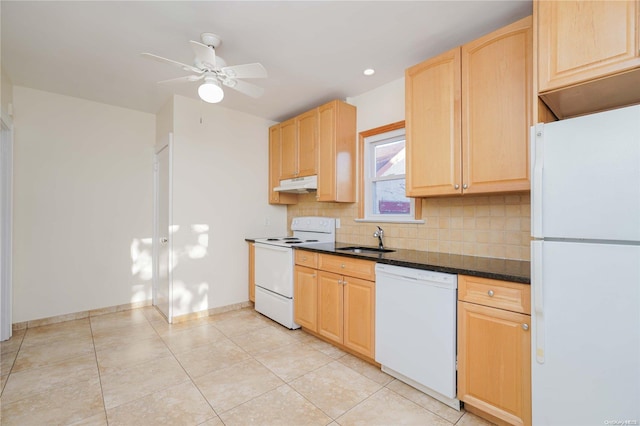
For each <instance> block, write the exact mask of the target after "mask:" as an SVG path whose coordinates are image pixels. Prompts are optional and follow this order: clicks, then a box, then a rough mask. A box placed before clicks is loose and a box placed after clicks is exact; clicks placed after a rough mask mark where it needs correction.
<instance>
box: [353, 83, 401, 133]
mask: <svg viewBox="0 0 640 426" xmlns="http://www.w3.org/2000/svg"><path fill="white" fill-rule="evenodd" d="M347 101H348V102H349V103H350V104H351V105H355V106H356V107H357V108H358V116H357V120H358V124H357V127H358V132H362V131H364V130H370V129H375V128H376V127H380V126H384V125H386V124H391V123H395V122H397V121H402V120H404V115H405V114H404V77H402V78H399V79H397V80H394V81H392V82H390V83H387V84H385V85H383V86H380V87H376V88H375V89H373V90H370V91H368V92H366V93H363V94H361V95H358V96H354V97H351V98H348V99H347Z"/></svg>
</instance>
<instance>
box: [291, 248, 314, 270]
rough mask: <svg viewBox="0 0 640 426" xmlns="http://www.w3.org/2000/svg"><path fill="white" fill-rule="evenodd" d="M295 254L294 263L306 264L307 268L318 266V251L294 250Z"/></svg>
mask: <svg viewBox="0 0 640 426" xmlns="http://www.w3.org/2000/svg"><path fill="white" fill-rule="evenodd" d="M294 253H295V255H296V257H295V259H296V265H302V266H306V267H308V268H313V269H317V268H318V253H312V252H310V251H304V250H294Z"/></svg>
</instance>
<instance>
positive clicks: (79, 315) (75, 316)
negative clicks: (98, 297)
mask: <svg viewBox="0 0 640 426" xmlns="http://www.w3.org/2000/svg"><path fill="white" fill-rule="evenodd" d="M151 305H152V301H151V300H144V301H141V302H134V303H125V304H124V305H116V306H109V307H106V308H99V309H92V310H90V311H82V312H74V313H71V314H64V315H56V316H53V317H48V318H40V319H37V320H31V321H23V322H16V323H13V324H12V329H13V331H18V330H24V329H26V328H33V327H42V326H43V325H50V324H57V323H59V322H65V321H73V320H79V319H84V318H91V317H96V316H99V315H105V314H112V313H114V312H122V311H129V310H131V309H138V308H144V307H145V306H151ZM252 306H253V304H252V303H251V302H249V301H247V302H240V303H234V304H232V305H227V306H219V307H217V308H211V309H207V310H204V311H199V312H191V313H188V314H184V315H179V316H175V317H173V324H177V323H179V322H184V321H191V320H194V319H198V318H204V317H208V316H210V315H216V314H222V313H224V312H229V311H236V310H239V309H243V308H248V307H252Z"/></svg>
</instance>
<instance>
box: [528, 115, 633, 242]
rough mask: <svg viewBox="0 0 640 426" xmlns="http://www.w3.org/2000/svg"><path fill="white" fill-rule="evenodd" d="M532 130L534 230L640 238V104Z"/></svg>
mask: <svg viewBox="0 0 640 426" xmlns="http://www.w3.org/2000/svg"><path fill="white" fill-rule="evenodd" d="M533 131H534V133H533V134H532V144H531V145H532V150H533V155H532V158H533V161H532V171H533V172H532V174H533V185H532V192H531V199H532V206H531V207H532V223H533V228H532V232H533V236H534V237H537V238H547V237H552V238H571V239H573V238H581V239H589V240H616V241H640V220H638V217H640V106H638V105H637V106H633V107H627V108H620V109H617V110H612V111H606V112H602V113H598V114H591V115H585V116H582V117H577V118H572V119H568V120H561V121H557V122H554V123H547V124H544V125H538V126H536V127H534V128H533Z"/></svg>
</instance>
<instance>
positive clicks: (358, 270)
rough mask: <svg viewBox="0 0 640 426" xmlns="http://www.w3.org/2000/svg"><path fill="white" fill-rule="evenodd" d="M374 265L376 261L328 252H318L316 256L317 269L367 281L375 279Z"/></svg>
mask: <svg viewBox="0 0 640 426" xmlns="http://www.w3.org/2000/svg"><path fill="white" fill-rule="evenodd" d="M375 266H376V263H375V262H372V261H370V260H362V259H352V258H349V257H344V256H333V255H330V254H320V256H319V257H318V269H321V270H323V271H329V272H335V273H336V274H341V275H347V276H349V277H356V278H362V279H363V280H369V281H374V280H375V277H376V273H375Z"/></svg>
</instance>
